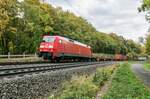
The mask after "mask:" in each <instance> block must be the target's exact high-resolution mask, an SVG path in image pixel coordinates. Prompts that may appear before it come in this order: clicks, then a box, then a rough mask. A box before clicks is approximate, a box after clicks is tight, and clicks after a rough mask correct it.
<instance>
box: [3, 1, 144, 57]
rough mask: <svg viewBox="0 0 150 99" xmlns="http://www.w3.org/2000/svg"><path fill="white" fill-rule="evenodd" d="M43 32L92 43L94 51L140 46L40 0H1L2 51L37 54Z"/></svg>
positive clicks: (113, 51) (131, 51)
mask: <svg viewBox="0 0 150 99" xmlns="http://www.w3.org/2000/svg"><path fill="white" fill-rule="evenodd" d="M43 34H50V35H56V34H57V35H61V36H65V37H68V38H71V39H74V40H77V41H79V42H82V43H85V44H88V45H90V46H91V48H92V49H93V51H94V52H95V53H107V54H116V53H118V54H128V55H133V54H138V53H141V51H142V49H141V45H139V44H137V43H135V42H134V41H133V40H127V39H125V38H123V37H122V36H118V35H116V34H115V33H110V34H106V33H102V32H99V31H97V30H96V29H95V28H94V27H93V26H92V24H91V23H89V22H88V21H87V20H86V19H84V18H82V17H80V16H76V15H75V14H73V13H71V12H69V11H63V10H62V9H61V8H60V7H57V8H55V7H53V6H52V5H50V4H48V3H43V2H40V1H39V0H24V1H22V2H19V1H18V0H1V1H0V54H7V53H8V52H11V53H14V54H19V53H23V52H26V53H35V52H36V51H37V48H38V46H39V43H40V42H41V37H42V35H43Z"/></svg>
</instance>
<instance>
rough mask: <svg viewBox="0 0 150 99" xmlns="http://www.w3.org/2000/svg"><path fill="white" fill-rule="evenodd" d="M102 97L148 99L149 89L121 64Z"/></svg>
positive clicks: (149, 98)
mask: <svg viewBox="0 0 150 99" xmlns="http://www.w3.org/2000/svg"><path fill="white" fill-rule="evenodd" d="M103 99H150V90H149V89H147V88H145V87H144V85H143V84H142V82H140V81H139V80H138V79H137V78H136V76H135V75H134V73H133V72H132V71H131V69H130V65H129V64H127V63H125V64H122V65H121V66H120V67H119V69H118V70H117V72H116V74H115V76H114V78H113V80H112V86H111V88H110V89H109V91H108V93H107V94H106V95H105V96H104V97H103Z"/></svg>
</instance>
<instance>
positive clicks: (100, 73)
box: [49, 65, 116, 99]
mask: <svg viewBox="0 0 150 99" xmlns="http://www.w3.org/2000/svg"><path fill="white" fill-rule="evenodd" d="M115 67H116V66H115V65H114V66H109V67H104V68H99V69H97V71H96V73H95V74H94V75H91V76H80V77H77V76H75V77H73V78H72V80H71V81H69V82H65V83H64V85H63V90H62V92H61V93H60V94H58V95H57V96H50V97H49V99H94V97H95V96H96V94H97V91H98V90H99V88H100V87H101V86H103V84H104V82H105V81H107V80H108V79H109V77H110V76H111V75H112V73H113V71H114V69H115Z"/></svg>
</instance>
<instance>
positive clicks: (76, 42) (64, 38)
mask: <svg viewBox="0 0 150 99" xmlns="http://www.w3.org/2000/svg"><path fill="white" fill-rule="evenodd" d="M44 36H50V35H44ZM52 37H58V38H61V39H63V40H66V41H72V42H74V43H75V44H78V45H81V46H84V47H88V48H91V47H90V46H88V45H86V44H83V43H81V42H78V41H76V40H72V39H69V38H66V37H63V36H57V35H55V36H52Z"/></svg>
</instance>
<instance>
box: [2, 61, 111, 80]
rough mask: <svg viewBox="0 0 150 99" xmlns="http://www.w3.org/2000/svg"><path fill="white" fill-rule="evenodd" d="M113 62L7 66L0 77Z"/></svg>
mask: <svg viewBox="0 0 150 99" xmlns="http://www.w3.org/2000/svg"><path fill="white" fill-rule="evenodd" d="M113 63H114V62H108V63H106V62H104V63H100V62H88V63H80V64H73V63H72V64H66V65H63V64H61V65H49V66H37V67H35V66H33V67H21V68H7V69H0V77H8V76H15V75H22V74H23V75H24V74H29V73H36V72H43V71H55V70H61V69H69V68H75V67H83V66H89V65H97V64H99V65H109V64H113Z"/></svg>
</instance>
